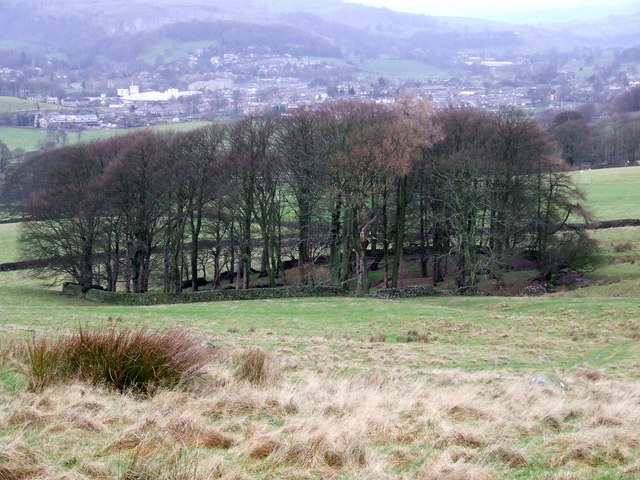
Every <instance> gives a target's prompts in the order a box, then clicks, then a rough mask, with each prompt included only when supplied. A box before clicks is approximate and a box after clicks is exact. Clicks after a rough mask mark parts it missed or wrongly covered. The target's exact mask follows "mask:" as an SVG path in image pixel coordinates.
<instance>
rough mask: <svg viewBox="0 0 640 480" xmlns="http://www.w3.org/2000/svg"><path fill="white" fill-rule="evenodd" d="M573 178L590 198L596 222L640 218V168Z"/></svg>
mask: <svg viewBox="0 0 640 480" xmlns="http://www.w3.org/2000/svg"><path fill="white" fill-rule="evenodd" d="M573 175H574V178H575V181H576V183H577V184H578V185H579V186H580V187H581V188H582V190H583V191H584V192H585V193H586V194H587V205H588V206H589V208H590V209H591V210H592V211H593V213H594V214H595V216H596V219H597V220H617V219H625V218H640V204H638V202H636V201H634V199H635V198H636V197H637V196H638V185H640V167H624V168H607V169H602V170H582V171H579V172H574V174H573Z"/></svg>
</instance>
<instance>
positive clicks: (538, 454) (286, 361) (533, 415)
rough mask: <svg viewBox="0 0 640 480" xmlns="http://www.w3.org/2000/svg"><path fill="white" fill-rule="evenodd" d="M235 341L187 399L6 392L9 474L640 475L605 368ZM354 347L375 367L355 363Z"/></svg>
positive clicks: (627, 398)
mask: <svg viewBox="0 0 640 480" xmlns="http://www.w3.org/2000/svg"><path fill="white" fill-rule="evenodd" d="M254 336H255V333H253V334H252V338H253V337H254ZM236 341H237V339H235V338H233V339H231V338H229V339H228V343H224V342H219V343H218V351H219V353H218V355H217V356H216V357H215V358H212V359H211V363H209V365H208V366H207V371H206V373H205V374H204V375H203V376H202V378H201V380H200V382H199V384H198V387H197V388H192V389H190V390H170V389H158V390H157V391H156V394H155V395H154V396H140V395H129V394H125V395H122V394H120V393H118V391H117V390H112V389H106V388H104V387H103V386H102V384H100V383H98V384H96V385H92V383H91V382H90V383H88V384H81V383H71V384H69V383H67V384H49V385H48V386H44V387H43V388H42V390H40V391H28V390H21V391H19V392H17V393H16V394H13V395H10V396H5V397H4V400H5V402H4V406H3V407H2V409H1V410H0V445H2V444H5V443H6V444H8V445H9V446H10V447H9V448H4V450H3V449H2V448H3V447H0V479H2V480H5V479H6V480H13V479H14V478H16V479H19V478H35V477H37V478H41V479H47V480H49V479H58V478H78V479H80V478H95V479H105V480H106V479H116V478H117V479H131V480H132V479H136V480H137V479H147V478H148V479H152V478H153V479H157V478H160V479H171V480H174V479H175V480H183V479H184V480H186V479H189V480H201V479H202V480H204V479H211V478H219V479H223V480H231V479H234V480H238V479H251V478H271V479H276V478H277V479H306V478H308V479H325V478H327V479H330V478H354V479H355V478H357V479H372V480H373V479H376V480H377V479H391V478H399V479H403V480H414V479H415V480H418V479H434V480H436V479H442V480H457V479H460V480H462V479H478V480H490V479H509V478H514V477H516V476H517V477H518V478H536V479H538V478H539V479H548V480H551V479H559V478H575V479H578V478H604V477H606V478H621V479H631V478H636V477H637V475H638V471H639V470H640V468H639V467H638V463H637V460H636V459H637V458H638V454H639V453H640V411H639V409H638V405H640V385H639V384H638V383H637V382H635V381H633V380H627V379H625V378H618V379H616V378H614V377H613V376H612V375H611V374H610V373H609V372H608V371H607V370H606V369H602V368H601V369H594V368H593V367H589V366H586V365H581V366H578V367H577V368H575V369H572V370H571V371H565V372H559V373H561V374H562V376H563V380H565V381H566V382H567V383H568V384H569V389H568V390H567V391H563V390H561V389H559V388H554V387H545V386H538V385H530V384H529V382H528V379H529V376H530V375H529V374H528V373H526V372H523V371H521V370H508V369H500V370H495V371H491V370H484V371H477V372H473V371H465V370H456V369H437V368H423V369H421V370H420V374H419V375H414V374H413V373H412V370H411V368H410V367H408V366H405V365H403V364H402V359H403V358H405V357H404V356H403V355H407V354H408V351H407V350H406V349H407V348H409V347H410V346H413V345H408V344H406V343H395V344H391V343H380V344H371V343H369V342H361V343H356V342H353V341H347V340H333V341H332V342H331V343H327V342H326V341H324V340H320V339H318V340H313V341H312V343H313V344H314V348H313V349H309V350H307V351H306V353H305V359H304V360H303V359H301V358H300V355H299V354H297V353H296V350H295V348H294V347H295V344H289V345H284V344H283V345H282V346H281V347H279V348H276V349H275V350H271V351H267V350H266V349H258V348H246V349H244V350H242V351H238V350H237V348H236ZM334 345H335V346H336V349H335V351H332V350H331V347H332V346H334ZM357 345H359V346H360V348H361V349H362V350H355V353H356V354H357V355H360V354H361V353H362V352H370V355H371V356H370V358H369V359H368V363H367V364H358V363H357V362H352V361H351V357H350V355H351V354H353V353H354V352H353V350H354V349H355V347H356V346H357ZM415 345H416V346H418V347H421V348H425V349H428V348H430V345H431V344H429V345H424V344H420V343H417V344H415ZM378 354H379V355H378ZM316 357H317V358H316ZM407 358H411V357H407ZM390 359H392V360H393V362H394V363H393V364H392V365H388V362H389V360H390ZM316 360H317V363H316ZM343 361H345V362H346V363H344V364H345V365H350V366H351V367H352V368H353V370H351V371H345V370H344V369H343V368H342V365H343V363H342V362H343ZM322 362H324V363H322ZM321 364H322V365H323V368H318V367H316V366H315V365H321ZM354 366H355V368H354ZM20 432H30V433H29V442H28V443H27V442H25V441H24V440H23V439H22V436H21V435H22V434H21V433H20ZM35 452H37V454H36V453H35ZM70 452H72V453H70ZM3 469H4V470H3ZM7 472H9V473H7ZM527 472H532V473H527Z"/></svg>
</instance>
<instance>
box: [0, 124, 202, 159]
mask: <svg viewBox="0 0 640 480" xmlns="http://www.w3.org/2000/svg"><path fill="white" fill-rule="evenodd" d="M207 123H208V122H206V121H201V122H187V123H170V124H162V125H154V126H152V127H149V128H153V129H157V130H164V131H167V130H172V131H176V132H178V131H185V130H192V129H195V128H199V127H202V126H205V125H207ZM140 128H147V127H140ZM132 130H135V129H125V128H110V129H100V130H94V129H91V130H82V131H80V132H69V133H68V135H67V142H68V143H69V144H73V143H78V142H90V141H93V140H104V139H106V138H111V137H114V136H116V135H123V134H126V133H128V132H131V131H132ZM46 138H47V131H46V130H43V129H40V128H23V127H0V140H2V141H3V142H4V143H5V144H6V145H7V146H8V147H9V148H10V149H12V150H13V149H16V148H18V147H19V148H22V149H24V150H25V151H27V152H30V151H34V150H38V149H39V148H40V145H41V144H42V142H44V141H45V140H46Z"/></svg>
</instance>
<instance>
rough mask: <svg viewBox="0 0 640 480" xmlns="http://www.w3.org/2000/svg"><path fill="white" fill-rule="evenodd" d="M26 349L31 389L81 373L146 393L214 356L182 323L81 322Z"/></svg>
mask: <svg viewBox="0 0 640 480" xmlns="http://www.w3.org/2000/svg"><path fill="white" fill-rule="evenodd" d="M26 353H27V355H26V367H27V378H28V384H29V387H30V388H31V389H32V390H35V391H40V390H42V389H43V388H45V387H47V386H48V385H51V384H53V383H58V382H65V381H68V380H69V379H78V380H84V381H87V382H89V383H91V384H93V385H99V384H104V385H106V386H109V387H111V388H114V389H116V390H118V391H119V392H125V391H132V392H136V393H143V394H152V393H154V392H155V391H156V390H157V389H158V388H171V387H175V386H177V385H180V384H184V383H186V382H189V381H190V380H193V379H194V378H195V377H196V376H197V375H198V374H199V373H201V371H202V368H203V366H204V365H205V364H206V363H207V361H208V360H209V358H210V355H209V352H208V351H207V349H206V348H205V347H203V346H202V343H201V341H200V340H199V339H198V338H196V337H195V336H193V335H192V334H190V333H189V332H187V331H186V330H184V329H171V330H168V331H147V330H144V329H137V330H133V329H127V328H124V329H118V328H116V327H111V328H108V329H107V330H103V331H90V330H86V329H83V328H80V329H78V330H77V331H75V332H73V333H71V334H69V335H65V336H62V337H60V338H58V339H56V340H53V341H50V340H48V339H47V338H40V339H32V340H30V341H29V342H27V348H26Z"/></svg>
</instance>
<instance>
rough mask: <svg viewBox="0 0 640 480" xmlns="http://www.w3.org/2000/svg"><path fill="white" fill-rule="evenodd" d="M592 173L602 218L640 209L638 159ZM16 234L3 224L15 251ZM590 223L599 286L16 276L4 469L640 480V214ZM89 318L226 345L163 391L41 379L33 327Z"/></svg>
mask: <svg viewBox="0 0 640 480" xmlns="http://www.w3.org/2000/svg"><path fill="white" fill-rule="evenodd" d="M589 175H590V176H591V177H590V178H591V182H590V183H584V185H583V186H584V187H585V189H586V190H587V192H588V193H589V195H590V197H589V198H590V200H591V199H592V198H593V199H596V200H591V202H592V203H591V204H590V206H591V208H592V209H593V210H594V212H595V213H596V214H597V216H598V218H600V216H602V219H604V218H605V217H606V218H608V219H609V218H637V217H639V216H640V215H639V211H638V210H639V209H638V207H637V206H636V207H635V208H628V207H627V209H625V208H624V207H623V204H628V203H629V202H628V198H633V197H628V196H627V197H626V198H625V195H627V193H625V192H626V191H627V190H626V189H627V188H628V186H629V185H632V180H630V179H631V178H632V177H633V176H635V175H640V170H639V169H618V170H610V171H605V170H601V171H593V172H589ZM600 185H607V189H608V190H609V192H607V191H606V190H607V189H605V188H601V189H600V190H598V189H597V188H596V189H595V190H593V191H595V192H596V194H595V195H594V196H593V197H591V194H590V189H592V188H593V187H598V186H600ZM613 190H617V191H616V192H612V191H613ZM598 192H600V194H598ZM625 202H626V203H625ZM617 212H618V213H617ZM619 212H623V213H624V215H622V216H618V215H619ZM17 233H18V227H17V225H16V224H0V263H2V262H8V261H12V260H15V259H16V256H17V254H18V252H17V248H16V244H15V240H16V237H17ZM592 235H594V236H595V237H596V238H597V239H598V240H599V242H600V244H601V246H602V248H603V251H604V255H603V258H604V260H605V261H604V263H603V265H602V266H601V267H600V268H598V269H597V270H596V271H594V272H592V273H590V274H589V275H588V276H587V277H586V279H585V282H584V285H586V286H584V287H582V288H565V289H559V290H558V291H557V292H556V293H553V294H549V295H544V296H541V297H520V296H500V297H497V296H496V297H429V298H414V299H403V300H378V299H373V298H331V299H282V300H267V301H264V300H262V301H259V302H258V301H242V302H219V303H212V304H191V305H160V306H147V307H122V306H105V305H95V304H92V303H90V302H87V301H85V300H80V299H73V298H67V297H64V296H62V295H61V294H60V287H59V285H54V286H49V285H48V284H47V282H46V281H43V280H40V279H37V278H34V277H31V276H28V272H23V271H13V272H2V273H0V306H1V307H0V478H2V479H3V480H5V479H7V480H13V479H19V478H43V479H63V478H64V479H86V478H95V479H111V478H113V479H116V478H117V479H144V478H149V479H151V478H154V479H155V478H162V479H176V480H177V479H184V480H187V479H209V478H220V479H253V478H260V479H281V478H282V479H325V478H335V479H387V478H389V479H390V478H400V479H425V478H426V479H443V480H444V479H451V480H455V479H479V480H484V479H558V480H559V479H576V480H578V479H584V478H589V479H634V478H638V476H639V475H640V461H639V460H638V459H639V458H640V409H639V408H638V407H639V406H640V382H639V380H640V368H639V367H640V315H638V302H639V301H640V298H639V295H638V293H637V292H638V291H640V268H639V267H638V265H639V264H638V260H640V228H637V227H624V228H615V229H607V230H598V231H594V232H592ZM79 326H81V327H82V328H85V329H89V330H104V329H108V328H138V327H141V326H144V327H146V328H147V329H149V330H151V331H155V330H157V329H160V330H164V329H168V328H175V327H179V328H182V329H183V330H185V331H187V332H189V334H192V335H194V336H195V337H196V338H197V339H198V341H199V342H200V343H201V344H202V346H203V348H205V349H208V351H209V353H210V360H209V362H208V363H207V366H206V369H205V370H204V371H203V372H202V374H201V376H200V377H199V378H198V379H197V381H196V382H194V383H190V384H188V385H185V386H184V388H178V389H166V390H162V391H160V392H158V393H156V394H155V395H152V396H144V395H139V394H135V393H133V392H131V393H125V394H122V393H118V392H117V391H113V390H111V389H109V388H107V387H105V386H104V385H92V384H87V383H86V382H78V381H65V382H61V383H54V384H51V385H49V386H46V387H45V388H43V389H41V390H38V389H33V388H29V378H30V377H29V375H30V374H29V370H28V369H27V367H26V362H25V360H24V358H25V357H24V348H25V347H24V346H25V345H26V344H25V343H24V342H29V341H31V339H33V338H42V337H47V338H48V339H50V340H53V339H54V338H57V337H59V336H60V335H61V334H64V333H65V332H68V331H73V330H76V329H77V328H78V327H79ZM256 352H258V353H260V354H261V355H262V357H261V358H262V359H263V361H262V363H260V364H259V365H255V364H250V365H252V366H251V367H247V365H248V363H247V362H248V360H249V359H252V358H255V357H256V355H257V353H256ZM247 368H251V369H254V370H257V371H259V372H261V373H262V376H261V377H260V381H254V380H252V377H247V375H246V374H245V372H246V369H247Z"/></svg>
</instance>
